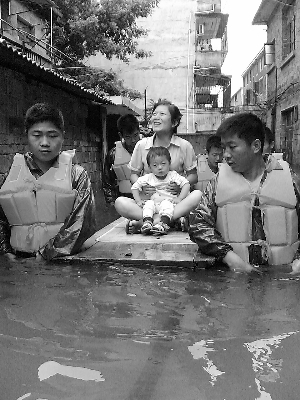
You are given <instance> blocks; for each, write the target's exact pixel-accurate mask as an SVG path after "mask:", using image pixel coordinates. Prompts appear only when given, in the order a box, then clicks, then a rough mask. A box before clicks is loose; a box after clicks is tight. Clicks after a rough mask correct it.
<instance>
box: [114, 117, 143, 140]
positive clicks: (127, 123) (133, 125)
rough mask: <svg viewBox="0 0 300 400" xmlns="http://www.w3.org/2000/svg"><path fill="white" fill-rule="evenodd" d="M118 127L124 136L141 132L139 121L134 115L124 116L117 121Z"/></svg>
mask: <svg viewBox="0 0 300 400" xmlns="http://www.w3.org/2000/svg"><path fill="white" fill-rule="evenodd" d="M117 127H118V130H119V132H120V134H121V135H122V136H123V135H124V133H125V132H126V133H129V134H131V133H134V132H136V131H137V130H138V131H139V130H140V124H139V121H138V120H137V118H136V117H135V116H134V115H133V114H126V115H122V116H121V117H120V118H119V119H118V121H117Z"/></svg>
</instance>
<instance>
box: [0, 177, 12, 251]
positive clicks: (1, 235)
mask: <svg viewBox="0 0 300 400" xmlns="http://www.w3.org/2000/svg"><path fill="white" fill-rule="evenodd" d="M7 175H8V173H6V174H5V175H4V176H2V177H1V186H2V185H3V183H4V181H5V179H6V177H7ZM5 253H13V249H12V247H11V245H10V225H9V223H8V220H7V218H6V215H5V214H4V211H3V209H2V207H1V206H0V254H5Z"/></svg>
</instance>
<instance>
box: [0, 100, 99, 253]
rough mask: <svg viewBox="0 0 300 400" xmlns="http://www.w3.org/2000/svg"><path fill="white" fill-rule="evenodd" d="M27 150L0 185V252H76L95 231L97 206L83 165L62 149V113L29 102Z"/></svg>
mask: <svg viewBox="0 0 300 400" xmlns="http://www.w3.org/2000/svg"><path fill="white" fill-rule="evenodd" d="M25 132H26V134H27V137H28V148H29V152H28V153H26V154H24V155H22V154H16V155H15V157H14V161H13V164H12V166H11V168H10V171H9V173H8V175H7V177H6V179H5V182H4V183H3V185H2V187H1V189H0V206H1V207H0V253H2V254H5V255H6V256H7V257H8V258H9V259H10V260H14V259H15V258H16V256H20V257H36V258H37V259H39V260H42V259H45V260H51V259H53V258H55V257H61V256H66V255H70V254H74V253H76V252H78V251H80V248H81V246H82V244H83V242H84V241H85V240H86V239H88V238H89V237H90V236H91V235H92V234H93V233H94V232H95V230H96V229H95V205H94V196H93V192H92V187H91V183H90V180H89V177H88V174H87V172H86V171H85V169H84V168H83V167H81V166H79V165H76V164H72V158H73V156H74V154H75V151H61V148H62V144H63V141H64V119H63V116H62V113H61V112H60V111H59V110H58V109H56V108H54V107H53V106H51V105H49V104H44V103H38V104H35V105H33V106H32V107H31V108H29V110H28V111H27V113H26V116H25Z"/></svg>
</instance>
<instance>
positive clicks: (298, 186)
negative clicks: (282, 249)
mask: <svg viewBox="0 0 300 400" xmlns="http://www.w3.org/2000/svg"><path fill="white" fill-rule="evenodd" d="M290 170H291V175H292V181H293V185H294V190H295V195H296V198H297V204H296V211H297V215H298V237H300V177H299V176H298V175H297V174H296V172H294V171H293V170H292V169H291V168H290ZM294 259H300V248H298V250H297V252H296V254H295V256H294Z"/></svg>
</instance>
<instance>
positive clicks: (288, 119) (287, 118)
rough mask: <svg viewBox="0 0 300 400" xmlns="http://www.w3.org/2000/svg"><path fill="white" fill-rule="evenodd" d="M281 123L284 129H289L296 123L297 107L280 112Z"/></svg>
mask: <svg viewBox="0 0 300 400" xmlns="http://www.w3.org/2000/svg"><path fill="white" fill-rule="evenodd" d="M281 115H282V123H283V125H284V126H285V127H287V128H288V127H291V126H293V125H294V123H295V122H297V121H298V106H295V107H291V108H288V109H287V110H284V111H282V113H281Z"/></svg>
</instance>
